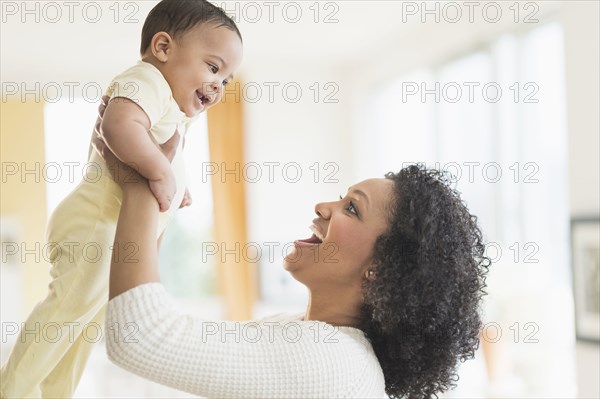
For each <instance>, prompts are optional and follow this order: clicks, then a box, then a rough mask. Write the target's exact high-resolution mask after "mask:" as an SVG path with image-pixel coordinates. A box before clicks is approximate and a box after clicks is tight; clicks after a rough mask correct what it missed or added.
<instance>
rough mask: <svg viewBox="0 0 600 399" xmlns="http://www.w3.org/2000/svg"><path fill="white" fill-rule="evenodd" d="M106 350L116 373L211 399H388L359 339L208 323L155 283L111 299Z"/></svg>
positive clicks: (314, 327)
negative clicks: (182, 307) (185, 310)
mask: <svg viewBox="0 0 600 399" xmlns="http://www.w3.org/2000/svg"><path fill="white" fill-rule="evenodd" d="M106 323H107V324H106V327H107V329H106V331H107V338H106V349H107V352H108V356H109V358H110V359H111V360H112V361H113V362H114V363H115V364H117V365H119V366H121V367H123V368H125V369H127V370H129V371H131V372H133V373H135V374H138V375H140V376H142V377H145V378H147V379H149V380H152V381H155V382H158V383H161V384H164V385H168V386H170V387H173V388H176V389H180V390H182V391H186V392H190V393H192V394H195V395H199V396H205V397H210V398H245V399H248V398H350V397H352V398H385V397H386V395H385V391H384V387H385V385H384V378H383V372H382V370H381V367H380V365H379V362H378V361H377V357H376V356H375V353H374V352H373V348H372V347H371V344H370V343H369V342H368V341H367V339H366V338H365V336H364V334H363V333H362V331H360V330H358V329H355V328H351V327H334V326H332V325H330V324H327V323H324V322H320V321H303V320H302V315H283V314H278V315H275V316H270V317H266V318H264V319H260V320H258V321H243V322H234V321H207V320H201V319H199V318H195V317H193V316H190V315H187V314H183V313H181V312H180V311H179V309H178V308H177V307H176V306H175V304H174V302H172V300H171V299H170V298H169V296H168V294H167V292H166V291H165V288H164V286H163V285H162V284H160V283H148V284H143V285H140V286H137V287H135V288H132V289H130V290H129V291H127V292H125V293H123V294H121V295H119V296H117V297H115V298H113V299H112V300H111V301H110V302H109V303H108V307H107V310H106Z"/></svg>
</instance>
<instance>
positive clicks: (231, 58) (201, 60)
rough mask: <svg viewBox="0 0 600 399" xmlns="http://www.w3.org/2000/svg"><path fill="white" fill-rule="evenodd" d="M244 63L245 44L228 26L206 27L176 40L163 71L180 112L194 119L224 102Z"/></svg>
mask: <svg viewBox="0 0 600 399" xmlns="http://www.w3.org/2000/svg"><path fill="white" fill-rule="evenodd" d="M241 61H242V42H241V40H240V38H239V37H238V35H237V33H235V32H234V31H232V30H230V29H229V28H227V27H224V26H219V27H217V26H216V25H215V24H203V25H200V26H198V27H196V28H194V29H192V30H191V31H189V32H187V33H185V34H184V35H183V36H182V37H181V38H179V39H178V40H177V41H175V42H174V43H173V45H172V47H171V52H170V54H169V55H168V60H167V62H166V63H164V64H163V67H162V69H161V72H162V73H163V75H164V77H165V79H166V80H167V82H169V85H170V86H171V91H172V92H173V97H174V98H175V101H176V102H177V104H178V105H179V109H181V111H183V112H184V113H185V114H186V115H187V116H188V117H193V116H195V115H198V114H199V113H201V112H203V111H205V110H207V109H208V108H210V107H212V106H213V105H214V104H216V103H218V102H219V101H220V100H221V96H222V95H223V86H224V85H225V84H227V83H228V82H229V81H230V80H231V79H232V78H233V73H234V72H235V71H236V70H237V68H238V67H239V65H240V63H241Z"/></svg>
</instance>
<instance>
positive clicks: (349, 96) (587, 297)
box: [0, 1, 600, 398]
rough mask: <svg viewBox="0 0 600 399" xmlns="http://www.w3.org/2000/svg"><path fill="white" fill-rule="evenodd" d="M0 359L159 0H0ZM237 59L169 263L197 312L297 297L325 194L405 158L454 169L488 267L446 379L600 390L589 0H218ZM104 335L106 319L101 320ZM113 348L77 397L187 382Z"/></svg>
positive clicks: (175, 290) (517, 393) (196, 134)
mask: <svg viewBox="0 0 600 399" xmlns="http://www.w3.org/2000/svg"><path fill="white" fill-rule="evenodd" d="M0 3H1V12H2V14H1V18H2V25H1V28H0V29H1V31H0V33H1V34H0V67H1V68H0V77H1V81H2V87H1V95H2V102H1V104H0V105H1V109H0V120H1V157H2V160H1V161H2V162H1V163H2V190H1V207H0V217H1V225H2V231H1V234H2V237H1V238H2V264H1V269H0V271H1V274H0V276H1V298H0V299H1V314H0V319H1V322H2V341H1V343H0V345H2V348H1V360H2V362H4V361H5V359H6V358H7V356H8V354H9V353H10V349H11V347H12V345H13V343H14V342H15V340H16V339H17V332H18V328H19V326H20V323H21V322H22V321H23V320H24V319H25V318H26V317H27V315H28V313H29V312H30V311H31V309H32V308H33V306H35V304H36V303H37V302H38V301H40V300H42V299H43V298H44V296H45V294H46V290H47V285H48V283H49V281H50V276H49V274H48V270H49V263H48V262H47V260H46V259H47V256H46V252H47V249H48V248H47V244H46V243H45V241H44V232H45V224H46V221H47V219H48V217H49V215H50V214H51V212H52V210H53V209H54V207H55V206H56V205H57V204H58V202H59V201H60V200H61V199H62V198H63V197H64V196H65V195H67V194H68V193H69V192H70V191H71V190H72V189H73V188H74V187H75V186H76V185H77V184H78V182H79V181H80V180H81V177H82V173H83V172H84V171H85V170H86V168H87V167H88V165H86V160H87V151H88V142H89V137H90V134H91V131H92V128H93V124H94V120H95V118H96V109H97V106H98V103H99V100H100V96H101V94H102V92H103V91H104V90H105V89H106V87H107V86H108V84H109V83H110V80H111V78H112V77H113V76H115V75H117V74H118V73H120V72H121V71H122V70H124V69H126V68H128V67H129V66H131V65H133V64H134V63H135V62H136V61H137V60H138V59H139V54H138V53H139V49H138V48H139V37H140V32H141V28H142V24H143V21H144V19H145V17H146V15H147V13H148V12H149V11H150V9H151V8H152V7H153V6H154V5H155V4H156V2H155V1H101V2H100V1H97V2H93V1H82V2H79V1H69V2H60V1H58V2H46V1H44V2H40V1H25V2H23V1H2V2H0ZM215 4H217V5H219V6H221V7H223V8H224V9H225V10H226V11H227V12H228V13H229V14H230V15H231V16H232V17H233V18H234V19H235V20H236V21H237V22H238V25H239V28H240V30H241V32H242V35H243V39H244V52H245V53H244V60H243V64H242V67H241V69H240V71H239V72H238V73H237V74H236V76H237V79H236V81H235V82H233V83H232V84H231V85H230V86H229V87H228V88H227V90H226V92H225V96H224V103H223V104H220V105H218V106H217V107H215V108H213V109H211V110H210V111H209V113H208V115H207V116H205V117H203V118H201V119H200V120H199V121H198V123H197V124H196V125H195V126H194V127H193V128H192V130H191V131H190V132H189V135H188V137H187V142H186V153H185V155H186V157H187V161H188V172H189V179H190V184H189V187H190V191H191V193H192V196H193V197H194V203H193V205H192V206H191V207H189V208H186V209H183V210H181V211H180V212H179V213H178V216H177V217H176V220H175V221H174V223H172V224H171V225H170V227H169V229H168V230H167V232H166V236H165V239H164V242H163V248H162V252H161V277H162V280H163V281H164V283H165V285H166V286H167V289H168V290H169V291H170V292H171V293H172V294H173V296H175V297H176V298H177V300H178V301H179V302H180V303H181V306H182V307H184V308H185V309H187V310H188V311H190V312H193V313H195V314H198V315H200V316H201V317H205V318H221V319H238V320H245V319H250V318H257V317H262V316H265V315H268V314H271V313H277V312H301V311H303V310H304V309H305V306H306V300H307V293H306V290H305V288H304V287H303V286H302V285H300V284H299V283H297V282H296V281H295V280H293V279H292V278H290V277H289V276H288V275H287V273H286V272H285V271H284V270H283V268H282V259H283V257H284V256H285V254H286V253H287V251H288V250H289V249H290V245H291V242H292V241H293V240H295V239H298V238H306V237H308V236H309V235H310V231H309V229H308V226H309V225H310V223H311V220H312V219H313V218H314V205H315V204H316V203H317V202H321V201H329V200H335V199H336V198H337V197H338V195H340V194H343V193H345V192H346V190H347V188H348V186H350V185H351V184H353V183H355V182H357V181H359V180H361V179H364V178H367V177H374V176H382V175H383V174H384V173H386V172H388V171H398V170H400V169H401V168H402V167H403V166H406V165H408V164H411V163H417V162H421V163H425V164H426V165H427V166H430V167H435V168H439V169H444V170H448V171H450V172H451V173H452V174H454V175H455V177H456V187H457V189H458V190H459V191H460V192H461V193H462V195H463V199H464V200H465V201H466V203H467V205H468V206H469V209H470V210H471V211H472V213H474V214H476V215H477V216H478V217H479V221H480V224H481V227H482V229H483V231H484V236H485V239H486V241H487V242H488V256H490V257H491V258H492V259H493V266H492V267H491V269H490V274H489V277H488V280H487V282H488V284H489V286H488V292H489V295H488V296H487V297H486V299H485V303H484V304H483V308H482V313H483V315H484V316H483V319H484V323H486V324H485V328H484V329H483V330H482V345H481V346H480V349H479V350H478V351H477V352H476V357H475V359H473V360H469V361H467V362H466V363H464V364H461V365H460V368H459V375H460V380H459V382H458V387H457V388H456V389H455V390H453V391H450V392H447V393H446V394H444V397H448V398H466V397H473V398H484V397H488V398H491V397H515V398H516V397H519V398H521V397H561V398H573V397H581V398H597V397H600V382H599V378H598V375H600V345H599V342H600V339H599V336H600V332H599V329H600V328H599V323H600V322H599V314H600V304H599V302H600V299H599V295H600V288H599V285H600V277H599V275H600V274H599V264H600V255H599V249H598V248H599V245H600V244H599V241H600V238H599V233H598V231H599V228H598V220H599V215H600V205H599V204H600V198H599V187H600V176H599V170H600V167H599V166H600V165H599V154H598V152H599V147H600V143H599V139H598V137H599V132H600V130H599V128H600V126H599V106H600V102H599V92H600V90H599V68H600V62H599V49H600V43H599V41H600V32H599V15H600V9H599V3H598V2H596V1H513V2H508V1H501V2H500V1H498V2H489V1H481V2H479V1H475V2H450V1H426V2H421V1H418V2H411V1H296V2H293V1H268V2H260V1H259V2H254V1H244V2H240V1H239V2H215ZM92 335H93V336H95V337H96V338H95V339H97V340H98V341H102V339H103V337H102V333H99V334H96V335H94V333H92ZM188 396H189V395H186V394H183V393H180V392H176V391H173V390H170V389H167V388H164V387H162V386H158V385H156V384H152V383H149V382H147V381H144V380H142V379H139V378H137V377H135V376H133V375H131V374H129V373H127V372H125V371H123V370H120V369H118V368H117V367H116V366H114V365H112V364H110V362H109V361H108V360H107V359H106V355H105V353H104V346H103V345H102V344H101V343H99V344H98V345H97V347H96V350H95V352H94V353H93V355H92V358H91V360H90V362H89V366H88V368H87V369H86V372H85V374H84V376H83V378H82V382H81V384H80V386H79V388H78V391H77V397H80V398H84V397H89V398H91V397H115V398H116V397H188Z"/></svg>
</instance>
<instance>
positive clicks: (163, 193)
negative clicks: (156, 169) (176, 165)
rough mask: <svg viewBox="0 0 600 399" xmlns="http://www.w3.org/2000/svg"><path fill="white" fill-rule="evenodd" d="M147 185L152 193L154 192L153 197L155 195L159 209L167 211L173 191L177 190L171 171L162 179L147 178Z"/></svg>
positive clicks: (173, 194)
mask: <svg viewBox="0 0 600 399" xmlns="http://www.w3.org/2000/svg"><path fill="white" fill-rule="evenodd" d="M148 185H149V186H150V190H151V191H152V194H154V197H156V200H157V201H158V205H159V207H160V211H161V212H166V211H168V210H169V208H170V207H171V202H172V201H173V197H174V196H175V192H176V191H177V186H176V184H175V175H174V174H173V171H170V172H169V174H167V175H166V176H165V178H163V179H160V180H148Z"/></svg>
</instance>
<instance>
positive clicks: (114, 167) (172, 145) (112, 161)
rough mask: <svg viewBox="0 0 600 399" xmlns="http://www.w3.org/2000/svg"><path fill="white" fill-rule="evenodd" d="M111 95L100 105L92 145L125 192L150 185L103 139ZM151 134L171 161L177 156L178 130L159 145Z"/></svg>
mask: <svg viewBox="0 0 600 399" xmlns="http://www.w3.org/2000/svg"><path fill="white" fill-rule="evenodd" d="M108 101H109V97H107V96H103V97H102V101H101V103H100V105H99V106H98V118H97V119H96V126H95V129H94V131H95V133H96V134H95V135H94V138H93V139H92V145H93V147H94V148H95V150H96V151H97V152H98V154H100V156H102V158H104V160H105V161H106V164H107V166H108V170H109V172H110V174H111V176H112V178H113V180H114V181H115V182H116V183H117V184H118V185H119V186H120V187H121V189H122V190H123V191H124V192H125V191H127V190H129V189H133V188H136V187H137V188H139V187H140V186H142V185H143V186H145V187H148V181H147V180H146V179H145V178H143V177H142V176H141V175H140V174H139V173H137V171H136V168H135V165H126V164H124V163H123V162H121V161H120V160H119V159H118V158H117V157H116V156H115V154H113V152H112V151H111V150H110V148H108V146H107V145H106V143H105V142H104V141H103V140H102V138H101V137H102V132H101V130H100V129H101V126H102V117H103V115H104V111H105V110H106V106H107V104H108ZM149 135H150V138H151V139H152V141H153V142H154V143H155V144H156V145H157V146H158V147H159V148H160V150H161V151H162V153H163V154H164V155H165V156H166V157H167V159H168V160H169V162H170V161H172V160H173V158H174V157H175V152H176V150H177V145H178V144H179V140H180V138H181V137H180V135H179V132H178V131H177V130H175V133H174V134H173V136H172V137H171V138H170V139H169V140H168V141H167V142H165V143H164V144H162V145H159V144H158V143H157V142H156V140H155V139H154V137H153V136H152V135H151V134H149Z"/></svg>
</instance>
